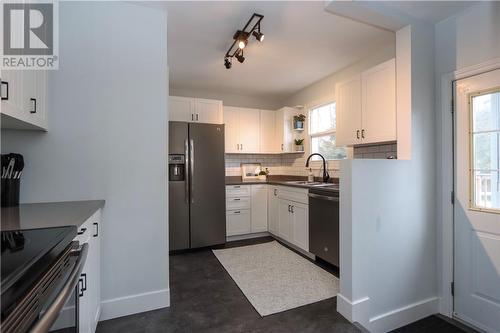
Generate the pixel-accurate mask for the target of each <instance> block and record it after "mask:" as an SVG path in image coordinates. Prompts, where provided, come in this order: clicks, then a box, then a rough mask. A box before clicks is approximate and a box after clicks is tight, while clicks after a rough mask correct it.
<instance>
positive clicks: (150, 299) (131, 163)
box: [2, 2, 169, 319]
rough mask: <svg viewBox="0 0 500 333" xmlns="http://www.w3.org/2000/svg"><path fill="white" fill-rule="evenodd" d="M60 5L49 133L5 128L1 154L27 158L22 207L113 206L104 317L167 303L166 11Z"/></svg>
mask: <svg viewBox="0 0 500 333" xmlns="http://www.w3.org/2000/svg"><path fill="white" fill-rule="evenodd" d="M59 6H60V8H59V10H60V13H59V20H60V30H59V49H60V55H59V59H60V65H59V70H57V71H53V72H51V73H50V75H49V92H50V100H49V105H48V120H49V131H48V132H47V133H41V132H28V131H2V152H19V153H21V154H23V155H24V157H25V161H26V168H25V171H24V175H23V179H22V188H21V191H22V192H21V201H22V202H47V201H68V200H84V199H105V200H106V205H105V208H104V211H103V224H102V235H103V238H102V248H101V251H102V299H103V318H104V319H106V318H110V317H115V316H120V315H125V314H128V313H131V312H137V311H143V310H148V309H152V308H156V307H162V306H167V305H168V304H169V292H168V227H167V226H168V221H167V202H168V200H167V175H166V150H167V148H166V147H167V138H168V135H167V128H168V127H167V94H168V75H167V40H166V38H167V37H166V36H167V30H166V29H167V20H166V13H165V12H161V11H157V10H154V9H150V8H146V7H141V6H136V5H132V4H127V3H123V2H76V3H69V2H61V3H60V5H59ZM145 36H147V37H148V38H144V37H145Z"/></svg>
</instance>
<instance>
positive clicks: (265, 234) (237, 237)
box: [226, 231, 271, 242]
mask: <svg viewBox="0 0 500 333" xmlns="http://www.w3.org/2000/svg"><path fill="white" fill-rule="evenodd" d="M268 236H271V234H270V233H269V232H267V231H263V232H256V233H253V234H244V235H234V236H227V237H226V241H227V242H233V241H238V240H242V239H251V238H259V237H268Z"/></svg>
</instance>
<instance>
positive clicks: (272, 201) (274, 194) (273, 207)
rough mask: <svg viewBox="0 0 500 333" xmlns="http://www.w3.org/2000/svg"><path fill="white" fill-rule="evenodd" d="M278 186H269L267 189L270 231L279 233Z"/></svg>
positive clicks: (275, 233)
mask: <svg viewBox="0 0 500 333" xmlns="http://www.w3.org/2000/svg"><path fill="white" fill-rule="evenodd" d="M278 193H279V188H278V186H269V187H268V190H267V223H268V226H269V232H270V233H272V234H274V235H276V236H277V235H278V231H279V205H280V200H279V198H278Z"/></svg>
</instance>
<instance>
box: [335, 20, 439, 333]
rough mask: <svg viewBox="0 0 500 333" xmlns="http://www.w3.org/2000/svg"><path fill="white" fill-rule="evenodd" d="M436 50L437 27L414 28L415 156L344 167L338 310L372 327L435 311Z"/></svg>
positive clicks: (381, 328)
mask: <svg viewBox="0 0 500 333" xmlns="http://www.w3.org/2000/svg"><path fill="white" fill-rule="evenodd" d="M433 48H434V35H433V28H432V26H428V25H427V26H426V25H418V24H415V25H412V26H411V59H412V63H411V108H412V113H411V115H412V119H411V122H412V139H411V144H412V158H411V160H408V161H403V160H350V161H343V162H342V164H341V179H342V181H341V183H340V184H341V189H340V195H341V205H342V206H341V213H340V214H341V234H342V236H343V237H344V238H343V241H342V243H341V265H343V264H344V263H345V262H346V261H350V264H348V265H346V266H345V268H346V269H347V272H346V269H345V268H343V269H342V271H341V276H340V281H341V286H340V289H341V290H340V293H341V297H339V299H338V302H339V306H338V309H339V311H341V313H342V312H343V314H344V315H346V316H347V317H348V318H349V316H350V318H349V319H351V320H354V321H359V322H360V323H361V324H362V325H363V326H365V327H366V328H368V329H369V330H370V331H373V332H383V331H388V330H391V329H394V328H397V327H399V326H402V325H405V324H407V323H409V322H412V321H415V320H417V319H420V318H422V317H425V316H427V315H430V314H432V313H435V312H437V305H438V299H437V274H436V269H437V267H436V255H435V253H436V223H435V199H436V196H435V191H434V190H435V188H434V184H435V177H434V157H435V141H434V74H433V69H434V53H433ZM349 237H351V238H350V239H349ZM344 276H346V277H350V280H349V279H347V281H346V280H345V279H344V281H343V278H344Z"/></svg>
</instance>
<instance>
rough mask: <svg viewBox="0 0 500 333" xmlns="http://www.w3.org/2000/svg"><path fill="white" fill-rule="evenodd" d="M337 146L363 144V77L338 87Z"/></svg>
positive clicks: (357, 77)
mask: <svg viewBox="0 0 500 333" xmlns="http://www.w3.org/2000/svg"><path fill="white" fill-rule="evenodd" d="M336 140H337V146H352V145H355V144H360V143H361V77H360V76H359V75H358V76H356V77H355V78H353V79H352V80H350V81H347V82H344V83H341V84H339V85H338V87H337V133H336Z"/></svg>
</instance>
